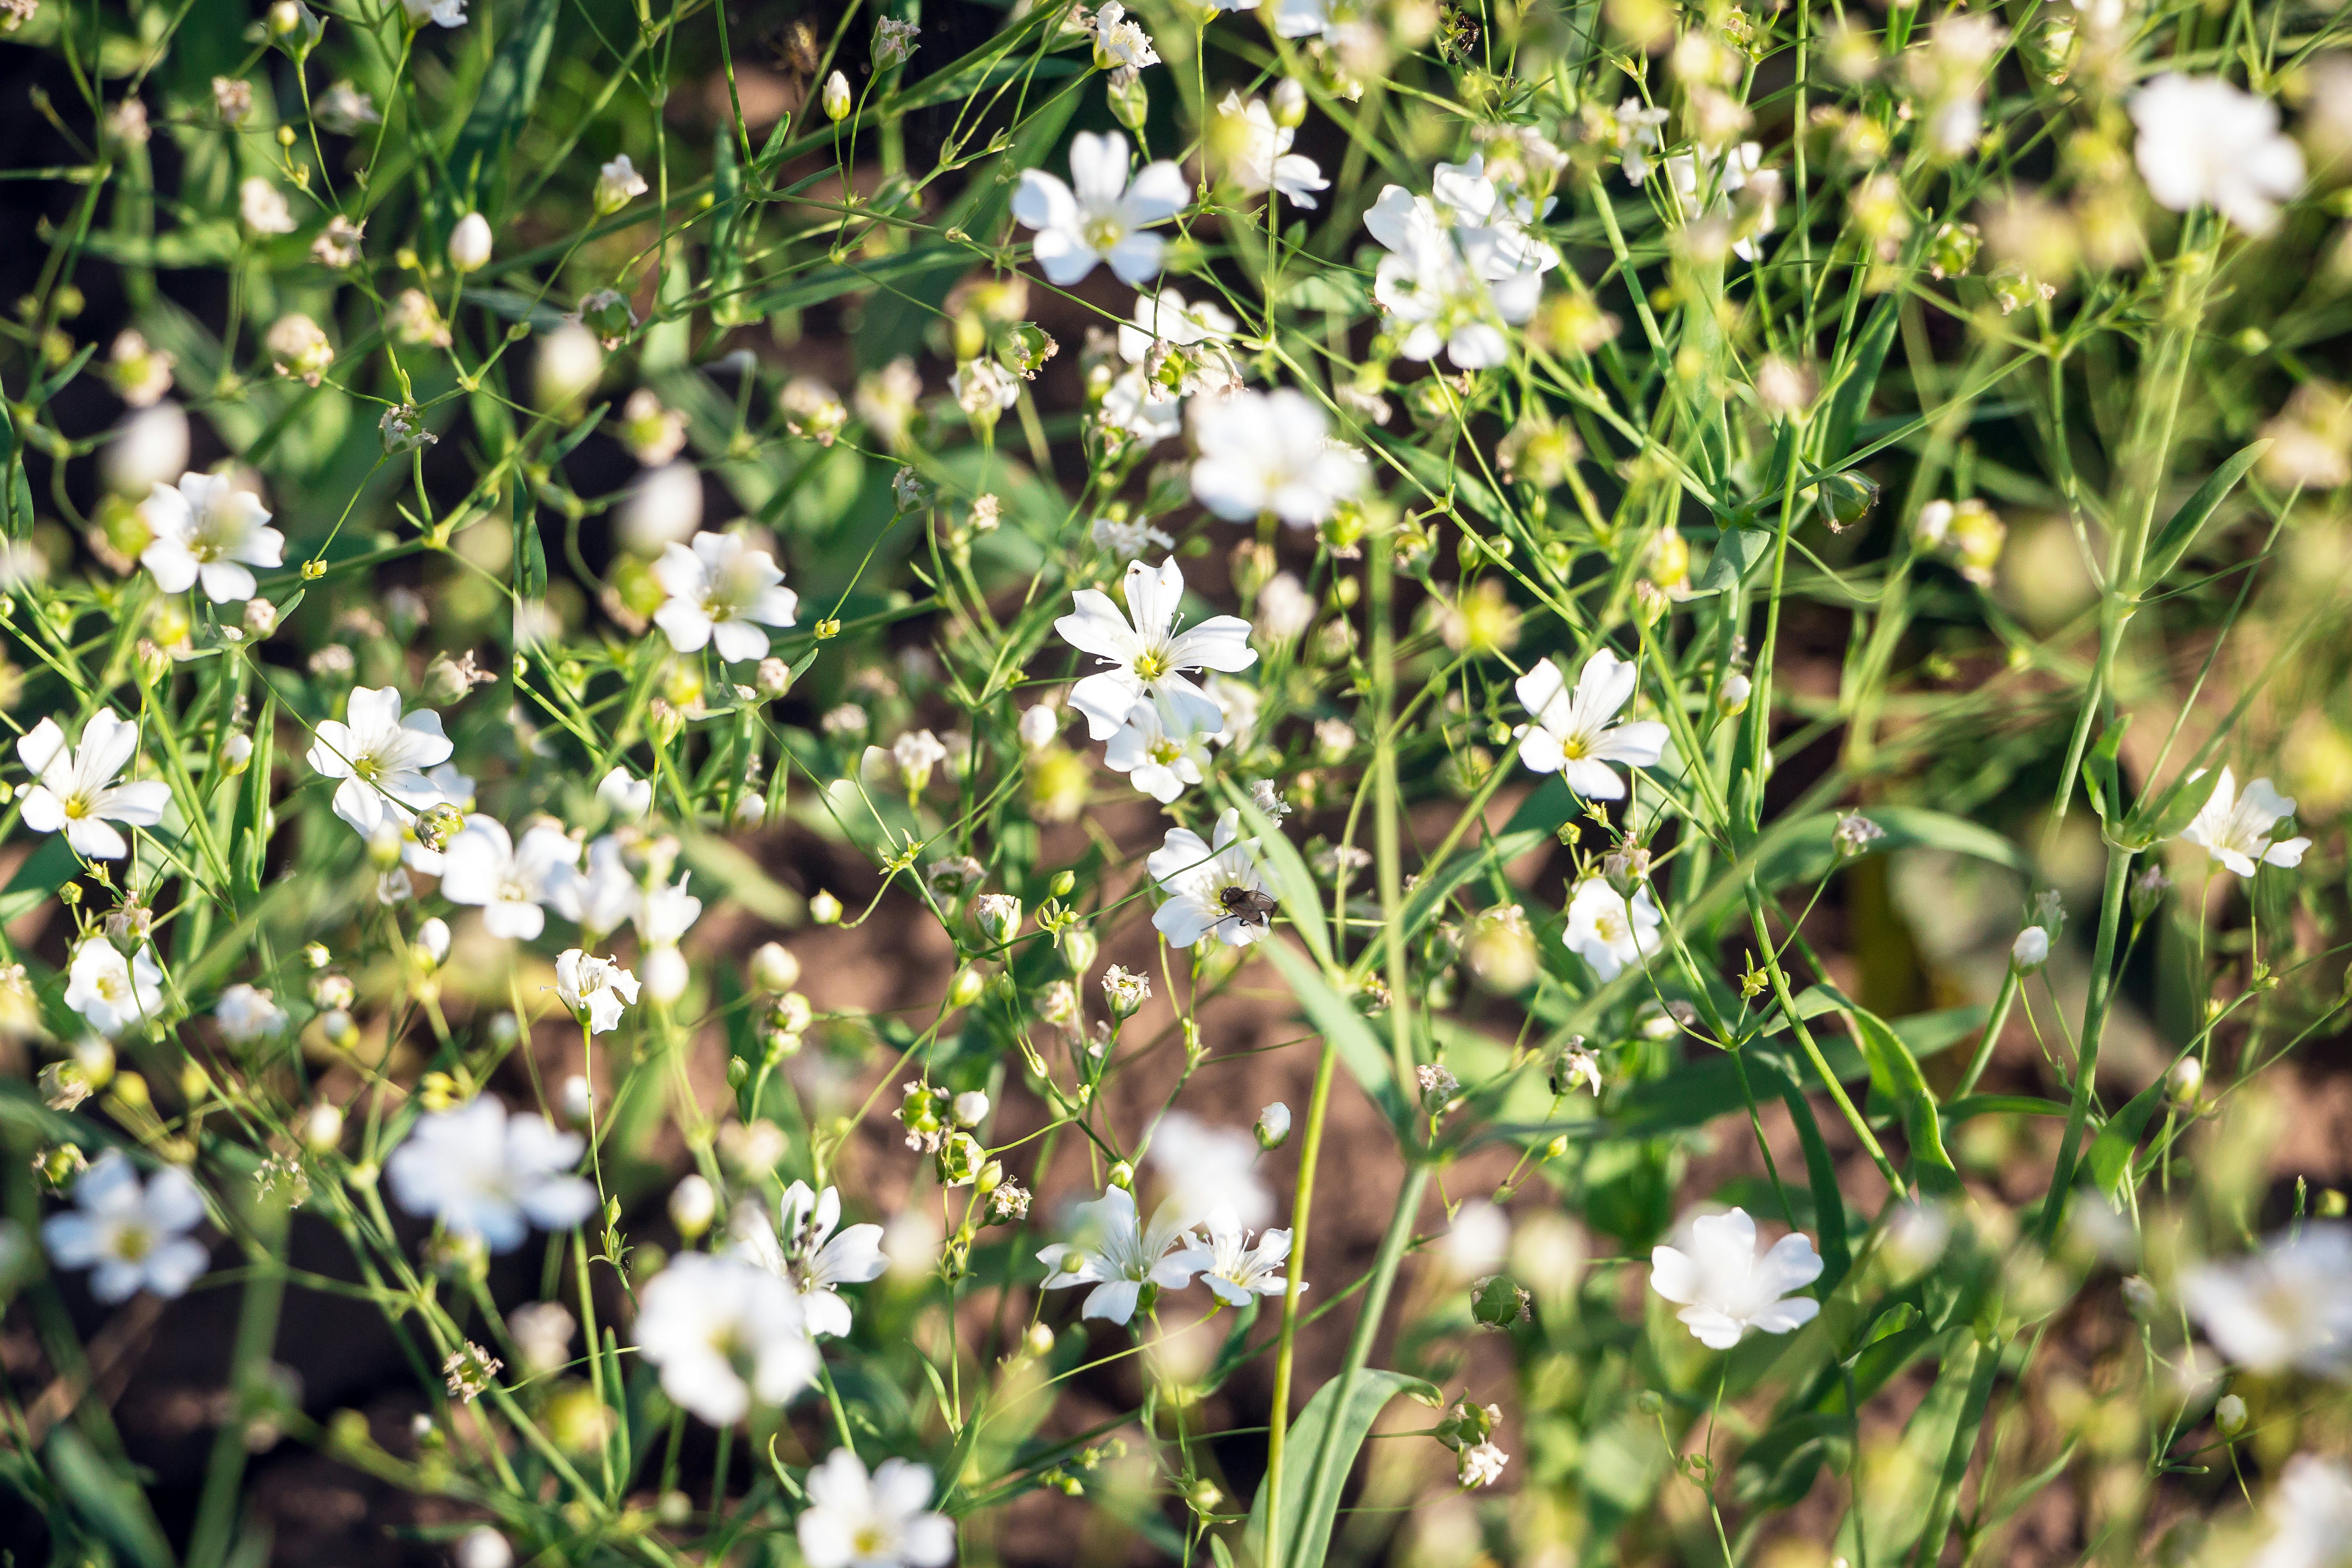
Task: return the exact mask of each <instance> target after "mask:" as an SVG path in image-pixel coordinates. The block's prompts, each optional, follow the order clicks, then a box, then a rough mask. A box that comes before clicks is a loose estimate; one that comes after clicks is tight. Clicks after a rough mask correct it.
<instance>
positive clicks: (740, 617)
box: [654, 533, 801, 661]
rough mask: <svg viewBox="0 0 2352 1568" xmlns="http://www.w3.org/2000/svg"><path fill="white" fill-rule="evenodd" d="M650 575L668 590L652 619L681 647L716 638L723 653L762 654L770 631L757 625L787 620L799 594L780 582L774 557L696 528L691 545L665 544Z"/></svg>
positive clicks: (694, 648)
mask: <svg viewBox="0 0 2352 1568" xmlns="http://www.w3.org/2000/svg"><path fill="white" fill-rule="evenodd" d="M654 578H655V580H656V582H658V583H660V584H661V585H662V588H663V590H664V591H665V592H667V594H668V595H669V602H668V603H667V604H665V605H662V607H661V608H660V609H658V610H656V611H655V612H654V624H655V625H656V626H659V627H661V629H662V631H663V633H664V634H665V635H667V637H668V638H669V646H670V647H674V648H676V649H677V651H678V652H680V653H698V652H700V651H701V650H702V648H703V647H704V645H706V644H709V643H716V644H718V647H719V658H723V659H727V660H730V661H740V660H743V659H747V658H767V657H768V634H767V633H766V632H763V631H761V629H760V627H761V626H791V625H792V624H793V616H797V615H798V614H799V613H800V605H801V600H800V595H797V594H795V593H793V591H792V590H791V589H790V588H787V587H784V586H782V583H783V580H784V574H783V573H782V571H781V570H779V569H778V568H777V565H776V563H775V561H774V560H773V559H772V557H771V556H770V555H769V554H768V552H766V551H764V550H752V549H750V548H748V547H746V546H745V544H744V543H743V541H742V540H741V539H740V538H738V537H737V536H735V535H734V534H731V533H698V534H696V535H695V536H694V544H693V547H692V548H691V549H689V548H688V547H687V546H686V545H683V544H672V545H668V546H666V547H665V548H664V549H663V551H662V556H661V559H660V560H659V561H656V562H655V563H654Z"/></svg>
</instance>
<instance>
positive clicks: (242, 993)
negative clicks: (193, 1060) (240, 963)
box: [213, 982, 288, 1046]
mask: <svg viewBox="0 0 2352 1568" xmlns="http://www.w3.org/2000/svg"><path fill="white" fill-rule="evenodd" d="M213 1021H214V1022H215V1023H216V1024H218V1025H219V1026H220V1032H221V1038H222V1039H225V1040H226V1041H228V1042H229V1044H231V1045H233V1046H248V1045H251V1044H252V1043H253V1042H254V1041H256V1040H266V1039H268V1038H270V1037H272V1036H274V1035H278V1034H279V1033H282V1032H283V1031H284V1029H285V1027H286V1025H287V1022H288V1020H287V1016H286V1009H285V1008H283V1007H280V1006H279V1005H278V1004H277V1003H276V1002H275V1001H273V1000H271V998H270V994H269V993H268V992H267V991H264V990H261V989H259V988H258V987H257V986H252V985H247V984H243V983H241V982H240V983H239V984H235V985H232V986H230V987H229V988H228V989H227V990H226V991H224V992H222V993H221V994H220V1000H219V1001H218V1002H216V1003H215V1004H214V1005H213Z"/></svg>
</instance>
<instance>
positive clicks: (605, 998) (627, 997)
mask: <svg viewBox="0 0 2352 1568" xmlns="http://www.w3.org/2000/svg"><path fill="white" fill-rule="evenodd" d="M555 994H556V998H557V1000H559V1001H561V1002H562V1004H563V1005H565V1006H566V1007H569V1008H570V1009H572V1016H573V1017H575V1018H577V1019H579V1020H580V1021H581V1022H582V1023H583V1024H584V1025H586V1026H587V1028H588V1032H589V1033H590V1034H592V1035H601V1034H604V1033H605V1032H606V1031H607V1030H610V1029H617V1028H619V1027H620V1026H621V1010H622V1009H623V1008H624V1007H627V1006H634V1005H635V1004H636V1000H637V978H636V976H635V975H634V974H631V973H629V972H628V971H627V970H625V969H624V968H622V967H621V966H620V965H619V964H618V963H614V961H613V960H611V959H609V958H594V957H592V956H590V955H589V954H587V953H585V952H582V951H581V950H580V949H578V948H576V947H571V948H566V949H564V950H563V952H562V953H561V954H559V955H558V956H557V958H556V960H555Z"/></svg>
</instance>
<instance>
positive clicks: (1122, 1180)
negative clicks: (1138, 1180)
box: [1103, 1160, 1135, 1193]
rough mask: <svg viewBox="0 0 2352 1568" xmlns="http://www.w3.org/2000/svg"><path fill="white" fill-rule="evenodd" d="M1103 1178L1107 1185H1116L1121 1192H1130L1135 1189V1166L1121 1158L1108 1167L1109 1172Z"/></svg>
mask: <svg viewBox="0 0 2352 1568" xmlns="http://www.w3.org/2000/svg"><path fill="white" fill-rule="evenodd" d="M1103 1180H1104V1182H1105V1183H1107V1184H1108V1185H1111V1186H1114V1187H1117V1188H1118V1189H1119V1190H1120V1191H1122V1192H1129V1193H1131V1192H1133V1191H1134V1190H1135V1167H1134V1166H1132V1165H1130V1164H1129V1163H1127V1162H1126V1161H1124V1160H1121V1161H1120V1162H1119V1163H1118V1164H1116V1165H1113V1166H1112V1167H1111V1168H1110V1173H1109V1174H1108V1175H1106V1176H1105V1177H1104V1178H1103Z"/></svg>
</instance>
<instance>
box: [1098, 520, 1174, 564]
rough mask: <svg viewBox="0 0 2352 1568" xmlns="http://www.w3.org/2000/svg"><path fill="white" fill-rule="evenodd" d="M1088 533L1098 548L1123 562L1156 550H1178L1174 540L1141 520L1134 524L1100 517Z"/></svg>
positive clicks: (1133, 522)
mask: <svg viewBox="0 0 2352 1568" xmlns="http://www.w3.org/2000/svg"><path fill="white" fill-rule="evenodd" d="M1087 533H1088V536H1089V537H1090V538H1092V539H1093V540H1094V542H1095V543H1096V545H1097V547H1098V548H1100V549H1104V550H1108V551H1109V552H1111V553H1112V554H1113V555H1116V556H1118V558H1119V559H1120V560H1121V561H1132V560H1134V559H1136V557H1138V556H1139V555H1141V554H1142V553H1143V552H1146V551H1148V550H1151V549H1154V548H1157V549H1160V550H1173V549H1175V548H1176V542H1175V541H1174V540H1172V539H1171V538H1169V537H1168V536H1167V535H1166V534H1164V533H1162V532H1160V531H1159V530H1158V529H1156V528H1154V527H1152V526H1151V525H1150V523H1148V522H1145V521H1142V520H1141V519H1140V518H1139V519H1137V520H1136V521H1132V522H1123V521H1118V520H1116V519H1112V518H1108V517H1098V518H1097V519H1095V521H1094V526H1093V527H1092V528H1091V529H1089V530H1088V531H1087Z"/></svg>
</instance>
